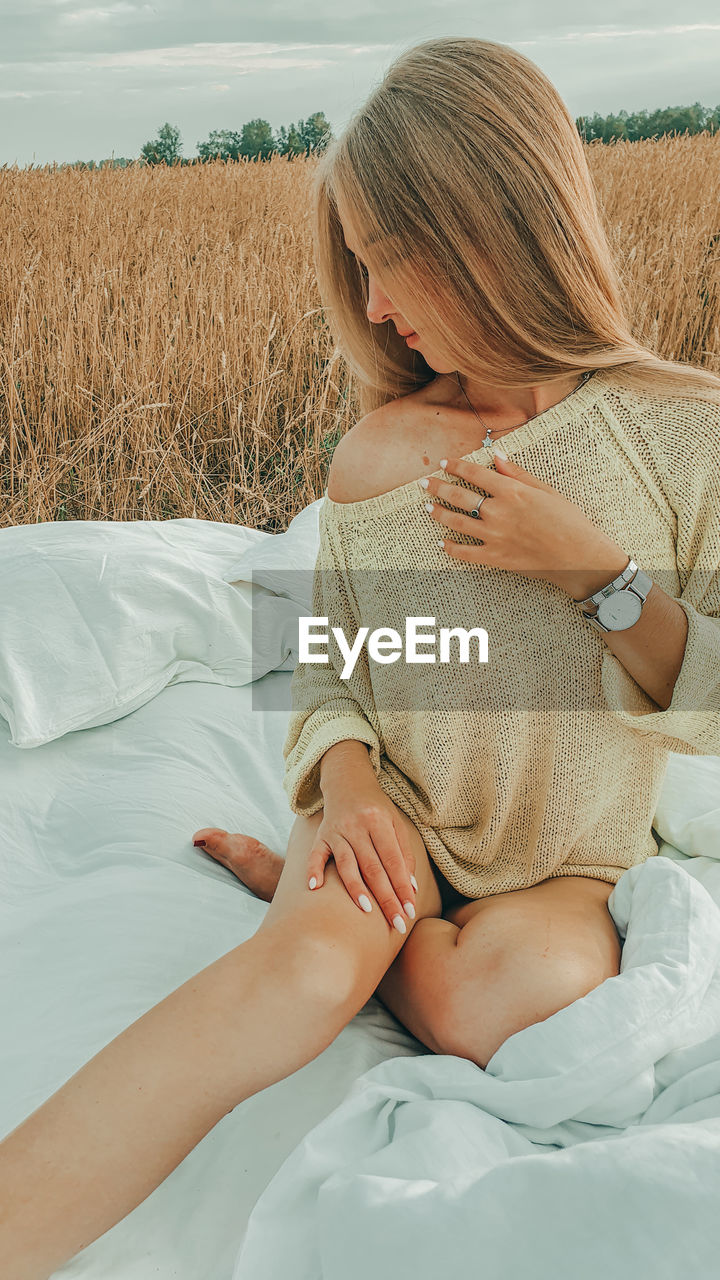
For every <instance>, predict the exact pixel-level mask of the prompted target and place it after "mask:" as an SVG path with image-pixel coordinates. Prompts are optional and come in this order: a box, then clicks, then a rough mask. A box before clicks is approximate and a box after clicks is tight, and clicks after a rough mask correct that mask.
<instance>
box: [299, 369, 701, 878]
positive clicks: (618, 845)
mask: <svg viewBox="0 0 720 1280" xmlns="http://www.w3.org/2000/svg"><path fill="white" fill-rule="evenodd" d="M502 444H503V448H504V449H505V450H506V452H507V454H508V456H509V457H510V458H511V459H513V460H514V461H516V462H518V464H519V465H520V466H521V467H523V468H525V469H526V470H527V471H530V472H531V473H532V474H533V475H535V476H537V477H538V478H539V479H541V480H544V481H546V482H547V483H548V484H550V485H552V486H553V488H556V489H558V490H559V492H561V493H562V494H564V495H565V497H567V498H568V499H570V500H571V501H573V502H576V503H577V504H578V505H579V506H581V507H582V509H583V510H584V512H585V513H586V515H587V516H588V518H589V519H590V520H592V521H593V523H595V524H597V525H598V526H599V527H600V528H601V529H604V530H605V531H606V532H607V533H608V534H609V535H610V537H612V538H613V539H615V540H616V541H617V542H618V543H619V544H620V545H621V546H622V547H623V549H624V550H626V551H627V554H628V555H629V556H632V558H633V559H634V560H635V561H636V562H637V563H638V564H639V565H640V567H641V568H642V569H644V570H645V572H646V573H648V574H649V575H650V577H651V578H652V579H653V581H654V582H656V583H657V584H658V585H659V586H660V587H661V588H662V590H663V591H665V592H667V594H668V595H670V596H673V597H674V598H675V599H677V600H678V602H679V604H680V605H681V607H682V608H683V609H684V611H685V613H686V614H687V618H688V626H689V631H688V638H687V644H686V648H685V655H684V659H683V663H682V667H681V669H680V673H679V676H678V678H677V681H676V684H675V688H674V691H673V697H672V702H671V704H670V706H669V707H668V708H667V710H665V711H662V710H659V709H658V708H657V704H656V703H655V702H653V701H652V699H650V698H649V697H648V695H647V694H646V693H645V692H644V690H643V689H642V688H641V686H640V685H638V684H637V682H636V681H635V680H634V679H633V678H632V677H631V676H630V674H629V673H628V672H627V670H626V668H625V667H623V665H622V664H621V663H620V662H619V661H618V659H617V658H616V657H615V655H614V654H613V653H612V652H611V650H610V649H609V648H608V646H607V645H606V644H605V641H604V639H603V638H602V636H601V635H600V634H599V633H598V632H596V631H595V630H594V629H593V628H592V627H591V626H590V625H589V624H588V623H587V622H586V621H585V619H584V618H583V617H582V615H581V614H580V612H579V610H578V608H577V606H576V605H575V604H574V603H573V602H572V600H571V599H570V597H569V596H568V595H567V594H566V593H565V592H564V591H562V590H561V589H560V588H559V587H556V586H555V585H554V584H551V583H549V582H548V581H547V580H545V579H533V578H528V577H525V576H524V575H522V574H519V573H516V572H512V571H509V570H505V569H497V568H489V567H487V566H482V565H473V564H470V563H469V562H466V561H459V560H453V559H451V558H450V557H449V556H448V555H447V553H446V552H444V551H443V550H442V548H440V547H439V546H438V545H437V540H438V537H441V536H443V535H444V533H445V530H443V529H442V528H440V527H439V526H438V524H437V523H436V522H435V521H434V520H432V519H431V518H430V516H429V515H428V514H427V512H426V511H425V509H424V503H425V501H426V499H427V495H426V492H425V490H424V489H423V488H422V486H421V485H420V484H419V482H418V481H417V480H411V481H409V482H408V483H407V484H403V485H400V486H399V487H398V488H396V489H393V490H391V491H390V492H389V493H383V494H381V495H379V496H377V497H372V498H367V499H364V500H362V501H359V502H350V503H338V502H334V501H332V500H331V499H330V498H329V497H327V495H326V496H325V501H324V503H323V505H322V507H321V508H320V550H319V554H318V559H317V564H316V568H315V574H314V579H313V609H312V611H313V615H316V616H325V617H327V618H328V619H329V622H328V626H327V628H325V630H327V631H328V633H329V634H330V641H329V645H328V648H327V649H326V650H325V651H326V652H328V653H329V657H330V661H329V663H328V664H327V665H325V666H324V665H319V664H315V663H309V662H301V663H298V665H297V667H296V668H295V671H294V672H293V676H292V681H291V686H290V688H291V697H292V709H291V714H290V719H289V724H288V732H287V737H286V740H285V744H284V748H283V754H284V758H285V762H286V772H285V777H284V786H285V790H286V792H287V795H288V798H289V801H290V807H291V809H292V810H293V811H294V812H295V813H300V814H313V813H315V812H316V811H317V810H318V809H319V808H321V807H322V803H323V801H322V795H321V792H320V790H319V787H318V781H319V761H320V759H321V757H322V756H323V754H324V753H325V752H326V751H327V750H328V748H329V747H331V746H332V745H333V744H334V743H336V742H340V741H342V740H343V739H351V738H354V739H358V740H360V741H361V742H364V743H366V744H367V746H368V747H369V750H370V759H371V761H372V765H373V768H374V770H375V773H376V776H377V778H378V782H379V784H380V786H381V787H382V789H383V791H384V792H385V794H386V795H387V796H389V797H390V799H391V800H393V801H394V802H395V804H397V805H398V806H399V807H400V809H402V810H403V812H404V813H406V814H407V815H408V816H409V817H410V818H411V819H412V821H413V822H414V824H415V825H416V827H417V829H418V831H419V832H420V834H421V836H422V838H423V841H424V843H425V846H426V848H427V850H428V854H429V856H430V857H431V858H432V859H433V861H434V862H435V863H436V865H437V866H438V867H439V868H440V870H441V871H442V873H443V875H444V876H445V877H446V879H447V880H448V881H449V882H450V884H451V885H453V887H454V888H455V889H457V890H458V892H460V893H462V894H464V895H466V896H467V897H471V898H481V897H485V896H486V895H488V894H493V893H502V892H505V891H507V890H511V889H519V888H524V887H526V886H529V885H532V884H536V883H537V882H538V881H540V880H544V879H546V878H547V877H550V876H564V875H574V876H576V875H582V876H591V877H594V878H598V879H602V880H607V881H612V882H616V881H617V880H618V879H619V877H620V876H621V875H622V873H623V871H624V870H626V868H628V867H631V866H633V865H634V864H636V863H640V862H643V861H644V860H645V859H646V858H647V857H650V856H652V855H653V854H656V853H657V848H658V846H657V843H656V840H655V837H654V835H653V832H652V829H651V826H652V820H653V816H654V813H655V809H656V806H657V800H658V795H659V792H660V789H661V785H662V781H663V775H664V772H665V766H666V763H667V756H668V752H669V751H676V752H681V753H683V754H688V755H715V754H720V405H718V404H708V403H703V402H702V401H699V400H697V399H695V397H694V395H693V393H692V392H688V394H687V396H685V395H677V394H676V395H673V396H672V397H668V396H666V395H665V394H663V395H658V394H657V393H656V392H652V391H651V390H646V391H643V392H642V393H639V392H637V391H633V390H630V389H629V388H628V387H627V385H624V384H623V379H622V371H621V370H620V369H617V368H616V369H612V370H598V371H596V372H595V373H594V374H593V376H592V377H591V378H590V379H589V381H588V382H587V383H586V384H585V385H584V386H581V387H580V388H579V389H578V390H577V391H575V392H573V393H572V394H571V395H570V396H569V397H568V398H566V400H565V401H563V402H561V403H560V404H558V405H554V406H553V407H552V408H550V409H547V410H546V411H545V412H544V413H541V414H539V415H538V416H537V417H535V418H534V419H532V420H530V421H529V422H526V423H524V424H523V425H521V426H519V427H517V428H515V429H514V430H513V431H511V432H508V433H507V434H506V435H505V436H503V439H502ZM466 456H467V457H468V458H470V459H471V460H473V461H476V462H479V463H483V464H485V465H487V466H492V465H493V459H492V454H491V451H490V450H488V449H486V448H480V449H477V450H476V451H475V452H474V453H471V454H468V455H466ZM433 474H435V475H440V474H441V473H440V472H435V473H433ZM447 478H448V479H449V480H450V481H451V483H459V484H462V485H463V486H464V487H470V488H474V487H475V486H471V485H470V486H468V485H467V483H466V482H465V481H459V480H458V479H457V477H453V476H451V475H449V476H448V477H447ZM478 492H480V490H479V489H478ZM453 509H454V510H460V508H453ZM447 534H448V536H449V537H451V538H453V539H454V540H455V541H458V542H464V543H470V544H472V543H473V542H474V539H472V538H470V537H467V536H465V535H460V534H458V533H457V532H455V531H451V530H448V531H447ZM579 567H581V566H578V568H579ZM410 615H414V616H423V617H434V618H435V624H434V625H430V624H425V625H424V626H422V627H421V628H420V629H421V630H423V631H426V632H430V633H434V634H435V635H436V636H437V640H438V647H437V648H436V649H435V650H433V649H432V647H428V646H427V645H425V646H420V648H419V650H418V652H422V653H428V654H431V653H432V652H435V654H436V661H435V663H434V664H430V663H425V664H420V665H417V664H416V665H413V664H410V663H407V662H406V661H405V653H404V652H403V653H401V654H400V656H399V658H398V660H397V661H394V662H391V663H387V664H384V663H380V662H377V661H375V660H373V658H372V657H371V656H370V655H369V654H368V650H367V647H366V646H363V648H362V650H361V652H360V656H359V658H358V660H357V663H356V665H355V668H354V671H353V673H352V675H351V676H350V677H349V678H347V679H341V677H340V672H341V671H342V670H343V665H344V663H343V659H342V656H341V653H340V650H339V648H338V647H337V645H336V643H335V640H334V638H333V637H332V634H331V632H330V629H331V628H332V627H333V626H335V627H341V628H342V631H343V633H344V636H345V638H346V640H347V641H348V643H350V644H352V643H353V641H354V640H355V637H356V634H357V631H358V629H359V627H361V626H368V627H369V628H370V630H371V631H372V630H374V629H375V628H379V627H393V628H394V629H395V630H396V631H398V632H399V633H400V636H401V637H403V641H404V637H405V620H406V617H408V616H410ZM443 626H447V627H456V626H460V627H465V628H470V627H477V626H479V627H483V628H485V630H486V631H487V637H488V660H487V662H486V663H484V664H478V658H477V649H476V648H474V647H473V646H472V645H471V650H470V652H471V657H472V661H471V662H468V663H461V662H460V661H459V660H458V652H459V651H458V650H457V649H453V650H452V660H451V661H450V662H449V663H440V661H439V656H440V649H439V639H440V628H441V627H443ZM321 629H322V628H318V627H316V628H314V630H315V631H319V630H321ZM315 651H316V652H319V651H320V650H317V649H316V650H315Z"/></svg>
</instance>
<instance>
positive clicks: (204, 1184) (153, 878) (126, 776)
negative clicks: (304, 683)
mask: <svg viewBox="0 0 720 1280" xmlns="http://www.w3.org/2000/svg"><path fill="white" fill-rule="evenodd" d="M289 681H290V675H289V674H287V673H283V672H280V673H271V674H269V675H267V676H265V677H264V679H263V681H258V682H257V684H256V685H246V686H241V687H239V688H224V687H222V686H219V685H215V684H200V683H194V682H193V683H184V684H179V685H174V686H170V687H169V688H167V689H165V690H164V691H163V692H162V693H160V694H159V695H158V696H157V697H156V698H154V699H153V701H152V702H149V703H147V704H146V705H145V706H143V707H141V708H139V709H138V710H137V711H135V712H133V714H132V715H129V716H126V717H125V718H123V719H121V720H117V721H115V722H114V723H112V724H108V725H103V726H101V727H99V728H94V729H86V730H83V731H82V732H81V733H71V734H68V735H66V736H65V737H64V738H61V739H59V740H58V741H55V742H50V743H47V744H46V745H44V746H42V747H36V748H34V749H33V750H32V751H21V750H18V749H17V748H16V747H14V746H12V745H11V744H10V741H9V729H8V727H7V725H6V723H5V721H3V720H2V719H0V973H2V983H0V1046H1V1047H0V1135H1V1136H4V1135H5V1134H7V1133H9V1132H10V1131H11V1130H12V1129H13V1128H15V1126H16V1125H18V1124H19V1123H20V1122H21V1121H22V1120H23V1119H24V1118H25V1117H26V1116H27V1115H29V1114H30V1113H31V1112H32V1111H34V1110H35V1109H36V1108H37V1107H38V1106H40V1104H41V1103H42V1102H44V1101H45V1099H46V1098H48V1097H49V1096H50V1095H51V1094H52V1093H54V1092H55V1090H56V1089H57V1088H59V1087H60V1085H61V1084H63V1083H64V1082H65V1081H66V1080H67V1079H68V1078H69V1077H70V1076H71V1075H72V1074H73V1073H74V1072H75V1071H77V1070H78V1068H79V1067H81V1066H82V1065H83V1063H85V1062H87V1061H88V1059H89V1058H91V1057H92V1056H93V1055H94V1054H95V1053H97V1051H98V1050H99V1049H100V1048H102V1046H103V1045H105V1044H107V1043H108V1041H110V1040H112V1039H113V1037H114V1036H116V1035H117V1034H118V1033H119V1032H120V1031H122V1030H123V1028H125V1027H126V1026H128V1025H129V1024H130V1023H131V1022H133V1021H134V1020H135V1018H137V1017H139V1016H140V1015H141V1014H142V1013H144V1012H145V1010H146V1009H149V1008H150V1007H151V1006H152V1005H154V1004H157V1002H158V1001H159V1000H162V999H163V997H164V996H166V995H167V994H168V993H169V992H170V991H173V990H174V989H175V988H176V987H178V986H180V984H181V983H183V982H185V981H186V979H187V978H189V977H190V976H191V975H192V974H193V973H197V972H198V971H199V970H200V969H202V968H204V967H205V966H206V965H208V964H211V963H212V961H213V960H215V959H217V958H218V956H220V955H223V954H224V953H225V952H226V951H229V950H230V949H231V948H232V947H234V946H237V945H238V944H239V943H241V942H243V941H245V940H246V939H247V938H249V937H250V936H251V935H252V933H253V932H254V931H255V929H256V928H257V927H258V925H259V923H260V921H261V920H262V918H263V915H264V913H265V911H266V910H267V904H266V903H264V902H262V901H260V900H259V899H258V898H256V897H254V895H252V894H251V893H249V891H248V890H246V889H245V888H244V886H243V885H241V884H240V882H239V881H238V880H237V879H236V878H235V876H233V875H232V874H231V873H230V872H229V871H227V870H226V869H225V868H224V867H222V866H220V864H219V863H217V862H214V861H213V859H212V858H210V857H209V856H208V855H207V854H204V853H203V852H202V851H201V850H200V849H194V848H193V847H192V843H191V836H192V833H193V831H196V830H197V828H198V827H201V826H207V825H210V824H212V825H216V824H217V825H219V826H223V827H226V828H227V829H228V830H231V831H247V832H250V833H252V834H254V835H257V836H258V837H259V838H260V839H262V840H265V841H267V842H268V843H269V844H270V845H271V846H272V847H274V848H276V849H278V850H279V851H281V852H284V850H285V847H286V844H287V837H288V835H289V831H290V827H291V825H292V822H293V814H292V813H291V811H290V810H289V809H288V807H287V802H286V799H285V796H284V792H283V790H282V784H281V779H282V763H283V762H282V742H283V739H284V735H285V728H286V721H287V714H286V712H284V711H266V710H263V711H262V712H258V711H257V710H253V691H255V696H256V697H257V690H258V688H259V687H260V686H262V689H263V690H264V691H265V692H266V693H267V692H268V691H269V692H270V693H272V686H273V683H274V685H275V692H276V695H277V696H278V697H279V701H280V702H282V701H283V700H285V699H286V697H287V686H288V685H289ZM280 695H282V696H280ZM421 1051H422V1052H424V1048H423V1047H422V1046H420V1045H419V1042H418V1041H416V1040H415V1039H414V1038H413V1037H411V1036H410V1035H409V1034H408V1033H407V1032H406V1031H405V1030H404V1029H403V1028H402V1027H401V1026H400V1024H399V1023H398V1022H396V1020H395V1019H394V1018H392V1017H391V1015H390V1014H389V1013H388V1012H387V1010H385V1009H384V1007H383V1006H382V1005H381V1004H380V1003H379V1002H378V1001H376V1000H375V999H372V1000H371V1001H369V1002H368V1004H367V1006H366V1007H365V1008H364V1009H363V1010H362V1011H361V1012H360V1014H359V1015H358V1016H357V1018H355V1019H354V1021H353V1022H352V1024H351V1025H350V1026H349V1027H347V1028H346V1029H345V1030H344V1031H343V1032H342V1033H341V1035H340V1036H339V1037H338V1038H337V1039H336V1041H335V1042H334V1043H333V1044H332V1045H331V1046H330V1048H329V1049H327V1050H326V1051H325V1052H324V1053H323V1054H322V1055H321V1056H320V1057H319V1058H316V1059H315V1060H314V1061H313V1062H311V1063H309V1064H308V1065H307V1066H306V1067H304V1068H303V1069H302V1070H301V1071H299V1072H297V1073H296V1074H295V1075H293V1076H291V1077H289V1078H288V1079H286V1080H282V1081H280V1082H278V1083H277V1084H274V1085H272V1086H271V1087H270V1088H268V1089H266V1090H264V1091H263V1092H262V1093H260V1094H257V1095H256V1096H255V1097H253V1098H248V1099H247V1100H246V1101H245V1102H243V1103H241V1104H240V1106H238V1107H237V1108H236V1109H235V1110H234V1111H233V1112H232V1113H231V1114H230V1115H228V1116H226V1117H224V1118H223V1120H221V1121H220V1123H219V1124H218V1125H216V1126H215V1128H214V1129H213V1130H211V1132H210V1133H209V1134H208V1135H207V1136H206V1137H205V1138H204V1139H203V1141H202V1142H201V1143H200V1144H199V1145H198V1146H197V1147H196V1148H195V1149H194V1150H193V1151H192V1152H191V1153H190V1154H189V1155H188V1157H187V1158H186V1159H185V1160H184V1161H183V1162H182V1163H181V1164H180V1165H179V1166H178V1168H177V1169H175V1170H174V1171H173V1173H172V1174H170V1176H169V1178H167V1179H166V1180H165V1182H164V1183H163V1184H162V1185H161V1186H160V1187H158V1188H157V1189H156V1190H155V1191H154V1192H153V1193H152V1195H150V1196H149V1197H148V1198H147V1200H145V1201H144V1203H143V1204H141V1205H139V1206H138V1207H137V1209H135V1210H134V1211H133V1213H131V1214H130V1215H129V1216H128V1217H127V1218H125V1219H124V1220H123V1221H122V1222H120V1223H118V1224H117V1226H115V1227H114V1228H112V1230H110V1231H109V1232H107V1233H106V1234H105V1235H103V1236H102V1237H101V1238H100V1239H99V1240H97V1241H96V1242H95V1243H94V1244H92V1245H90V1246H89V1247H88V1248H87V1249H85V1250H83V1251H82V1253H80V1254H78V1255H77V1257H76V1258H75V1259H74V1260H73V1261H72V1262H71V1263H68V1264H67V1265H66V1266H65V1267H62V1268H61V1269H60V1270H59V1271H57V1272H56V1273H55V1275H56V1276H57V1277H58V1280H59V1277H62V1278H63V1280H66V1278H67V1277H73V1280H80V1278H82V1280H229V1278H230V1276H231V1274H232V1268H233V1263H234V1260H235V1256H236V1254H237V1250H238V1248H239V1246H240V1243H241V1241H242V1239H243V1234H244V1230H245V1226H246V1223H247V1218H248V1214H249V1212H250V1209H251V1208H252V1206H253V1204H254V1203H255V1201H256V1200H257V1198H258V1196H259V1194H260V1192H261V1191H262V1190H263V1189H264V1187H265V1186H266V1185H267V1183H268V1182H269V1180H270V1179H271V1177H272V1176H273V1175H274V1173H275V1172H276V1171H277V1169H278V1168H279V1167H280V1165H281V1164H282V1162H283V1161H284V1159H285V1157H286V1156H287V1155H288V1154H289V1153H290V1152H291V1151H292V1150H293V1148H294V1147H295V1145H296V1144H297V1142H298V1141H299V1139H300V1138H301V1137H302V1136H303V1135H304V1134H305V1133H306V1132H307V1130H308V1129H310V1128H311V1127H312V1126H313V1125H314V1124H315V1123H316V1121H318V1120H320V1119H322V1118H323V1117H324V1116H326V1115H327V1114H328V1113H329V1112H330V1111H332V1109H333V1108H334V1107H335V1105H336V1104H337V1103H339V1102H340V1101H341V1099H342V1098H343V1097H344V1095H345V1093H346V1092H347V1090H348V1088H349V1087H350V1086H351V1084H352V1083H353V1081H354V1080H355V1079H356V1078H357V1077H358V1076H360V1075H362V1074H363V1073H364V1072H365V1071H366V1070H367V1069H368V1068H369V1067H372V1066H375V1065H376V1064H377V1063H379V1062H382V1061H383V1059H385V1058H387V1057H394V1056H396V1055H397V1054H403V1053H417V1052H421ZM38 1221H39V1223H40V1221H41V1218H40V1216H39V1219H38ZM3 1280H5V1276H3ZM7 1280H10V1277H9V1276H8V1277H7Z"/></svg>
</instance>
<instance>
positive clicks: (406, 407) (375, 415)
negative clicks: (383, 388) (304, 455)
mask: <svg viewBox="0 0 720 1280" xmlns="http://www.w3.org/2000/svg"><path fill="white" fill-rule="evenodd" d="M427 404H428V400H427V396H426V394H425V388H421V389H420V390H419V391H413V392H411V393H410V394H409V395H405V396H399V397H398V398H397V399H396V400H390V401H388V403H387V404H384V405H381V406H380V408H379V409H373V411H372V413H368V414H366V415H365V417H364V418H360V419H359V421H358V422H356V423H355V425H354V426H353V427H351V428H350V430H349V431H348V432H347V433H346V434H345V435H344V436H343V437H342V439H341V440H340V441H339V442H338V444H337V445H336V447H335V452H334V453H333V456H332V461H331V463H330V470H329V472H328V480H327V491H328V497H329V498H330V499H331V500H332V501H333V502H362V501H363V500H364V499H365V498H374V497H377V496H378V495H379V494H381V493H388V492H389V491H390V490H391V489H394V488H396V487H398V486H399V485H402V484H405V483H406V482H407V481H408V480H414V479H417V478H418V477H419V476H423V475H426V474H427V472H428V470H433V469H434V468H435V467H436V465H437V460H433V466H432V467H430V466H429V462H430V457H429V455H428V454H426V453H425V454H424V453H423V449H422V448H420V449H418V431H417V428H418V425H419V424H420V423H421V420H422V416H423V410H425V412H427Z"/></svg>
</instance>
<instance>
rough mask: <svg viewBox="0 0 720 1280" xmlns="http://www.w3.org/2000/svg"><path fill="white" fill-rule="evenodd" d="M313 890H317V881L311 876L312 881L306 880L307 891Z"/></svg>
mask: <svg viewBox="0 0 720 1280" xmlns="http://www.w3.org/2000/svg"><path fill="white" fill-rule="evenodd" d="M315 888H317V880H316V879H315V877H314V876H313V877H312V880H308V889H315Z"/></svg>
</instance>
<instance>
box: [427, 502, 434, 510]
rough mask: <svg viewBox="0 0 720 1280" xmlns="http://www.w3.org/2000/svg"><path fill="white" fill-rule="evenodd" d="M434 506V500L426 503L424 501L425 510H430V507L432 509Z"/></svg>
mask: <svg viewBox="0 0 720 1280" xmlns="http://www.w3.org/2000/svg"><path fill="white" fill-rule="evenodd" d="M434 506H435V503H434V502H426V503H425V510H426V511H432V509H433V507H434Z"/></svg>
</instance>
